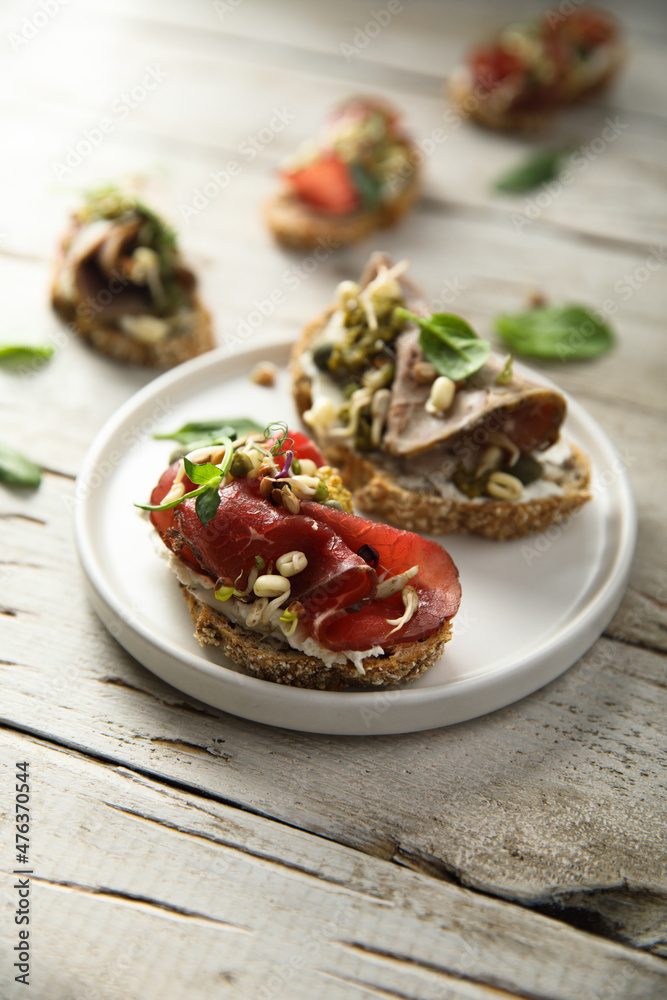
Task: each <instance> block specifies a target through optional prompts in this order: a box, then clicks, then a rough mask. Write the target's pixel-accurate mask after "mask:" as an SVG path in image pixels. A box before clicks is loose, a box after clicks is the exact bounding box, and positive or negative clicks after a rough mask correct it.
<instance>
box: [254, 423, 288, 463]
mask: <svg viewBox="0 0 667 1000" xmlns="http://www.w3.org/2000/svg"><path fill="white" fill-rule="evenodd" d="M262 434H263V435H264V439H265V440H268V438H271V437H273V436H274V435H278V436H277V438H276V440H275V442H274V444H272V445H271V454H272V455H282V453H283V451H284V450H285V448H286V447H290V448H294V440H293V439H292V438H291V437H289V428H288V426H287V424H286V423H285V421H284V420H277V421H275V422H274V423H272V424H267V426H266V427H265V428H264V430H263V431H262Z"/></svg>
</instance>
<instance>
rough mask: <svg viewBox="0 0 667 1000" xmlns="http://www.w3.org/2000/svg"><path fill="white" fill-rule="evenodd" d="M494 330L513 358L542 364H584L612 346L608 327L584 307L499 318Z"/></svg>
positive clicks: (543, 309)
mask: <svg viewBox="0 0 667 1000" xmlns="http://www.w3.org/2000/svg"><path fill="white" fill-rule="evenodd" d="M496 329H497V331H498V333H499V334H500V336H501V337H502V339H503V340H504V341H505V343H506V344H507V345H508V346H509V347H510V348H511V349H512V350H513V351H514V352H515V353H516V354H523V355H525V356H526V357H530V358H542V359H543V360H545V361H586V360H587V359H589V358H595V357H597V356H598V355H599V354H604V352H605V351H608V350H609V349H610V348H611V347H612V346H613V343H614V338H613V334H612V332H611V329H610V328H609V326H608V325H607V323H605V322H604V320H602V319H600V318H599V317H598V316H596V315H595V313H593V312H591V310H590V309H586V308H585V306H576V305H571V306H544V307H540V308H538V309H529V310H528V311H527V312H523V313H515V314H513V315H511V316H499V317H498V318H497V319H496Z"/></svg>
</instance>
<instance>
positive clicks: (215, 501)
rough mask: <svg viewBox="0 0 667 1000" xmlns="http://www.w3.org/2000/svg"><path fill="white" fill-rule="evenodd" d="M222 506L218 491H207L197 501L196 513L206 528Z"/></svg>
mask: <svg viewBox="0 0 667 1000" xmlns="http://www.w3.org/2000/svg"><path fill="white" fill-rule="evenodd" d="M219 506H220V493H219V491H218V489H217V487H216V488H215V489H210V490H206V491H205V492H204V493H201V494H200V495H199V496H198V497H197V499H196V500H195V513H196V515H197V517H198V518H199V520H200V521H201V523H202V524H203V525H204V527H205V526H206V525H207V524H208V522H209V521H211V520H213V518H214V517H215V515H216V514H217V512H218V507H219Z"/></svg>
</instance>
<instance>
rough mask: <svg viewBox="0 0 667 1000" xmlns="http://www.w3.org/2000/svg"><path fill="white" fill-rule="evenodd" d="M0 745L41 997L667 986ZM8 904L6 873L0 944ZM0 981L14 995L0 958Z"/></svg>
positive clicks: (142, 782)
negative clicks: (19, 812)
mask: <svg viewBox="0 0 667 1000" xmlns="http://www.w3.org/2000/svg"><path fill="white" fill-rule="evenodd" d="M0 747H1V749H0V757H1V758H2V759H3V760H4V761H5V762H6V765H9V766H7V768H6V770H3V781H2V783H3V796H2V800H3V803H9V804H11V802H12V801H13V794H12V793H13V781H12V778H13V772H12V768H11V764H13V762H14V760H15V759H16V760H26V761H28V762H29V763H30V780H31V785H32V804H33V810H34V818H33V829H32V832H31V838H32V840H31V843H32V854H31V862H32V863H31V866H30V867H31V868H32V869H33V870H34V872H35V875H34V878H33V879H32V884H31V912H32V924H31V928H32V933H31V939H30V943H31V951H32V958H31V987H32V989H33V991H35V992H36V993H37V994H38V995H40V996H47V995H48V997H49V1000H65V998H69V997H70V996H72V995H75V996H85V995H87V991H88V990H90V989H92V990H99V991H100V993H99V994H98V995H100V996H105V997H107V996H108V997H116V996H127V995H140V996H142V998H145V1000H151V998H158V997H161V996H164V995H165V994H166V995H169V996H181V995H185V994H187V995H188V996H189V997H192V998H193V1000H197V998H199V997H201V998H204V997H206V998H209V997H211V996H213V995H215V996H216V997H217V996H220V997H226V996H230V997H231V996H234V997H240V996H243V997H251V996H252V997H261V998H268V997H276V996H285V997H287V996H289V997H294V998H301V997H303V998H306V997H313V996H317V997H323V998H327V1000H338V998H343V997H350V996H356V995H360V996H362V995H375V996H378V995H379V996H401V997H414V998H417V997H419V998H421V1000H428V998H433V1000H436V998H437V1000H442V998H444V997H447V998H448V1000H492V997H500V996H503V997H508V998H509V997H514V996H518V997H528V996H529V997H533V998H545V1000H561V998H562V1000H587V998H589V997H590V996H596V995H601V996H604V995H619V996H620V995H622V996H623V997H624V1000H635V998H649V997H650V998H653V997H655V996H657V995H658V994H659V992H660V990H661V989H664V988H665V983H666V982H667V965H665V964H664V963H663V962H661V961H660V960H658V959H655V958H653V957H651V956H646V955H642V954H641V953H638V952H633V951H631V950H629V949H627V948H624V947H622V946H620V945H616V944H612V943H610V942H607V941H604V940H602V939H599V938H595V937H592V936H590V935H588V934H584V933H582V932H580V931H577V930H574V929H572V928H568V927H565V926H564V925H562V924H560V923H558V922H556V921H553V920H549V919H547V918H546V917H540V916H536V915H534V914H531V913H529V912H527V911H526V910H524V909H522V908H519V907H515V906H511V905H510V904H507V903H502V902H499V901H494V900H488V899H485V898H484V897H481V896H479V895H478V894H476V893H472V892H470V891H468V890H465V889H462V888H460V887H458V886H454V885H449V884H447V883H445V882H438V881H435V880H434V879H432V878H429V877H427V876H424V875H421V874H418V873H414V872H410V871H408V870H406V869H405V868H400V867H397V866H395V865H391V864H388V863H387V862H385V861H380V860H377V859H374V858H370V857H366V856H362V855H360V854H359V853H358V852H355V851H353V850H351V849H349V848H346V847H342V846H339V845H336V844H332V843H331V842H330V841H327V840H322V839H319V838H316V837H313V836H311V835H308V834H304V833H301V832H299V831H298V830H295V829H292V828H290V827H288V826H285V825H281V824H278V823H275V822H273V821H271V820H268V819H263V818H261V817H258V816H252V815H250V814H248V813H246V812H242V811H239V810H238V809H233V808H230V807H228V806H225V805H222V804H220V803H217V802H212V801H211V800H210V799H207V798H202V797H201V796H197V795H194V794H192V793H191V792H188V793H183V792H181V791H179V790H177V789H173V788H170V787H167V786H165V785H161V784H160V783H158V782H155V781H151V780H149V779H146V778H142V777H140V776H139V775H137V774H134V773H132V772H129V771H126V770H124V769H121V768H111V767H108V766H104V765H102V764H100V763H99V762H95V761H91V760H89V759H86V758H84V757H81V756H80V755H79V754H76V753H71V752H67V751H64V750H62V749H59V748H54V747H50V746H48V745H46V744H43V743H41V742H39V741H37V740H32V739H29V738H26V737H22V736H20V735H19V734H16V733H8V732H6V731H0ZM10 870H11V866H10ZM16 898H17V893H16V890H15V889H14V888H13V882H12V876H11V874H10V873H9V872H6V873H5V875H4V876H3V881H2V889H1V899H2V903H1V905H2V909H3V911H4V913H5V920H4V921H3V929H2V935H3V940H5V941H6V944H5V949H6V948H7V945H10V946H12V945H13V944H14V943H15V942H14V941H13V940H12V933H11V928H12V926H13V925H12V921H11V919H9V917H10V914H11V910H12V907H15V906H16ZM47 914H48V919H47V918H46V915H47ZM102 928H104V933H100V930H101V929H102ZM8 932H9V933H8ZM17 940H18V938H17ZM6 953H7V951H5V954H6ZM0 989H2V995H3V996H4V997H6V998H7V1000H14V998H15V997H19V996H22V995H23V994H22V992H21V989H20V988H19V985H17V984H15V983H13V982H12V979H11V970H10V969H8V967H7V964H5V966H4V968H3V969H2V971H0ZM614 991H616V992H614Z"/></svg>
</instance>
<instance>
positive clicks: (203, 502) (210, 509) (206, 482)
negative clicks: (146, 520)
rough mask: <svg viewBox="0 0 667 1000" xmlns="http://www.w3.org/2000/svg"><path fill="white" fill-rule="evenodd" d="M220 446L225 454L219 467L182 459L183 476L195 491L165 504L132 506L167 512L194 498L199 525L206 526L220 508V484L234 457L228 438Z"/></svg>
mask: <svg viewBox="0 0 667 1000" xmlns="http://www.w3.org/2000/svg"><path fill="white" fill-rule="evenodd" d="M221 444H223V445H224V446H225V454H224V458H223V460H222V462H221V463H220V465H212V464H211V462H202V463H201V465H196V464H195V463H194V462H191V461H190V459H189V458H187V457H186V458H184V459H183V464H184V465H185V475H186V476H187V477H188V479H189V480H190V482H191V483H198V484H199V485H198V488H197V489H196V490H191V491H190V492H189V493H185V494H184V495H183V496H182V497H178V498H177V499H176V500H170V501H168V502H167V503H160V504H144V503H135V505H134V506H135V507H140V508H141V510H169V509H170V508H171V507H178V505H179V504H181V503H183V501H184V500H190V499H192V498H193V497H196V498H197V499H196V503H195V512H196V514H197V517H198V518H199V520H200V521H201V523H202V524H203V525H204V526H205V525H207V524H208V522H209V521H211V520H212V519H213V518H214V517H215V515H216V513H217V511H218V507H219V506H220V490H219V487H220V483H221V482H222V481H223V479H224V478H225V476H226V475H227V472H228V471H229V466H230V465H231V464H232V458H233V457H234V449H233V446H232V442H231V440H230V439H229V438H228V437H227V438H223V440H222V441H221Z"/></svg>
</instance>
